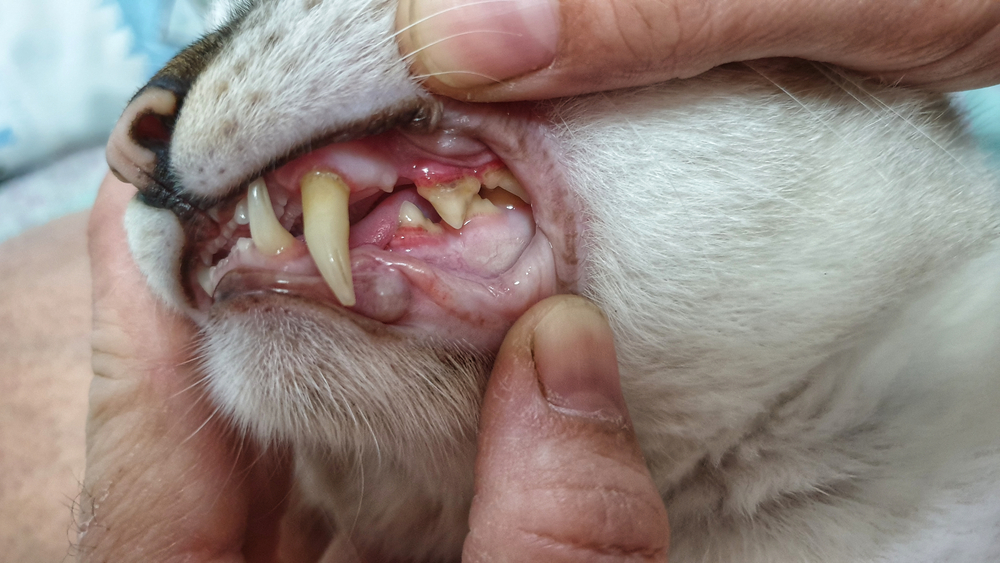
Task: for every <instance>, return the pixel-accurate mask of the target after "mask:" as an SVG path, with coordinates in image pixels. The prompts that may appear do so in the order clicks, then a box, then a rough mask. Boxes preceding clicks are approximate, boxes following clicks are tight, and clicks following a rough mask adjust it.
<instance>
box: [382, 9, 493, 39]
mask: <svg viewBox="0 0 1000 563" xmlns="http://www.w3.org/2000/svg"><path fill="white" fill-rule="evenodd" d="M502 3H511V0H480V1H479V2H469V3H468V4H462V5H459V6H452V7H450V8H445V9H443V10H439V11H437V12H434V13H433V14H431V15H429V16H425V17H423V18H421V19H419V20H417V21H415V22H413V23H411V24H410V25H407V26H406V27H403V28H401V29H399V30H398V31H396V33H393V34H392V35H391V36H389V38H390V39H395V38H396V37H397V36H398V35H399V34H401V33H405V32H406V31H409V30H410V29H413V28H414V27H416V26H418V25H420V24H422V23H424V22H426V21H429V20H432V19H434V18H436V17H438V16H440V15H442V14H446V13H448V12H451V11H454V10H458V9H462V8H468V7H470V6H479V5H482V4H502Z"/></svg>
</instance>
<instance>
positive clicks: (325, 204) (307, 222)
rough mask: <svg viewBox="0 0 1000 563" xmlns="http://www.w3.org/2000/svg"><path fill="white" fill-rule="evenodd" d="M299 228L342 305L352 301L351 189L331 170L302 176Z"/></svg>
mask: <svg viewBox="0 0 1000 563" xmlns="http://www.w3.org/2000/svg"><path fill="white" fill-rule="evenodd" d="M300 187H301V189H302V228H303V229H304V231H305V238H306V244H307V245H308V246H309V254H310V255H312V258H313V260H314V261H315V262H316V267H317V268H318V269H319V272H320V274H321V275H322V276H323V279H324V280H325V281H326V284H327V285H328V286H330V289H331V290H332V291H333V294H334V295H335V296H336V297H337V299H338V300H339V301H340V303H341V304H342V305H344V306H345V307H351V306H353V305H354V303H355V297H354V281H353V280H352V279H351V255H350V248H349V247H348V245H347V238H348V236H349V235H350V231H351V222H350V217H349V216H348V210H347V206H348V200H349V199H350V197H351V189H350V187H348V185H347V184H345V183H344V181H343V180H341V179H340V176H337V175H336V174H334V173H332V172H318V171H317V172H310V173H309V174H306V175H305V176H303V177H302V182H301V184H300Z"/></svg>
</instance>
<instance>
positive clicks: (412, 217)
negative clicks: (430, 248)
mask: <svg viewBox="0 0 1000 563" xmlns="http://www.w3.org/2000/svg"><path fill="white" fill-rule="evenodd" d="M399 226H400V227H416V228H420V229H423V230H425V231H427V232H431V233H435V234H436V233H440V232H442V229H441V226H440V225H435V224H434V223H432V222H431V221H430V219H428V218H427V217H426V216H424V212H423V211H421V210H420V208H419V207H417V206H416V205H415V204H414V203H413V202H409V201H404V202H403V205H400V206H399Z"/></svg>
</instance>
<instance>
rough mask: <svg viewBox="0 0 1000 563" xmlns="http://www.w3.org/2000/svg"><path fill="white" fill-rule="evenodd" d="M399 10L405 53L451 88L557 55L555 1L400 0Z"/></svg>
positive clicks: (510, 73) (497, 78) (495, 78)
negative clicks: (401, 0)
mask: <svg viewBox="0 0 1000 563" xmlns="http://www.w3.org/2000/svg"><path fill="white" fill-rule="evenodd" d="M399 10H400V11H399V14H398V21H397V26H398V28H399V29H400V30H405V31H402V33H401V37H400V41H401V42H402V44H403V48H404V50H408V51H409V52H404V53H403V54H404V56H412V57H413V61H412V63H413V64H414V67H415V69H416V71H417V72H418V73H425V74H427V75H429V76H433V77H434V78H436V79H437V80H439V81H440V82H442V83H444V84H446V85H448V86H451V87H453V88H471V87H475V86H483V85H486V84H493V83H497V82H501V81H503V80H506V79H509V78H514V77H517V76H520V75H522V74H526V73H528V72H531V71H533V70H537V69H540V68H543V67H545V66H548V65H549V64H551V63H552V60H553V59H554V58H555V54H556V43H557V41H558V39H559V2H558V0H408V1H405V0H404V1H403V2H400V7H399Z"/></svg>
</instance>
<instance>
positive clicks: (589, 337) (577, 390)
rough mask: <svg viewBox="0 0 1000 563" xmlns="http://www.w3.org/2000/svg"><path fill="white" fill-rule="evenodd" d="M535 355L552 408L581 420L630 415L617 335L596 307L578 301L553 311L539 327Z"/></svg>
mask: <svg viewBox="0 0 1000 563" xmlns="http://www.w3.org/2000/svg"><path fill="white" fill-rule="evenodd" d="M532 351H533V355H534V360H535V369H536V370H537V371H538V377H539V380H540V382H541V384H542V390H543V392H544V394H545V398H546V400H547V401H548V402H549V404H550V405H552V406H553V407H556V408H557V409H558V410H560V411H563V412H566V411H569V412H570V413H571V414H575V415H578V416H587V417H592V418H615V419H620V418H622V417H624V416H625V413H626V412H627V411H626V407H625V399H624V397H623V396H622V390H621V383H620V381H619V379H618V361H617V359H616V357H615V344H614V337H613V335H612V333H611V327H610V326H608V321H607V320H606V319H605V318H604V315H603V314H601V312H600V310H599V309H598V308H597V307H595V306H594V305H592V304H590V303H588V302H585V301H583V300H574V301H571V302H568V303H566V304H564V305H561V306H557V307H555V308H553V309H552V311H550V312H549V313H548V314H547V315H546V316H545V317H544V318H542V320H541V321H540V322H539V323H538V325H536V327H535V333H534V341H533V345H532Z"/></svg>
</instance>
